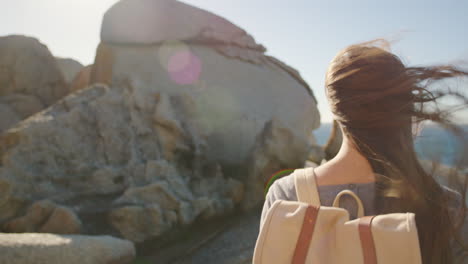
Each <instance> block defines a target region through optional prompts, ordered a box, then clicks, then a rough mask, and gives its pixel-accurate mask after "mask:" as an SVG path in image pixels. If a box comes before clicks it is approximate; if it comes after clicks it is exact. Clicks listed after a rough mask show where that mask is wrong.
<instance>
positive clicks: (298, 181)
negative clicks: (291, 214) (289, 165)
mask: <svg viewBox="0 0 468 264" xmlns="http://www.w3.org/2000/svg"><path fill="white" fill-rule="evenodd" d="M294 185H295V186H296V194H297V199H298V201H299V202H304V203H308V204H311V205H314V206H320V196H319V193H318V189H317V183H316V180H315V173H314V168H304V169H297V170H295V171H294Z"/></svg>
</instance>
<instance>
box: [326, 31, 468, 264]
mask: <svg viewBox="0 0 468 264" xmlns="http://www.w3.org/2000/svg"><path fill="white" fill-rule="evenodd" d="M381 44H382V45H381ZM387 47H389V45H388V42H386V41H384V40H376V41H371V42H366V43H362V44H358V45H352V46H349V47H347V48H346V49H344V50H342V51H341V52H339V53H338V55H337V56H336V57H335V58H334V59H333V61H332V62H331V64H330V67H329V69H328V72H327V75H326V81H325V86H326V87H325V88H326V92H327V95H328V98H329V101H330V105H331V110H332V112H333V114H334V115H335V120H336V121H337V122H338V123H339V124H340V125H341V127H342V129H343V132H344V133H345V135H346V136H347V137H348V138H349V139H350V141H351V142H353V144H354V145H355V147H356V148H357V149H358V151H359V152H360V153H361V154H362V155H363V156H365V157H366V158H367V160H368V161H369V163H370V165H371V167H372V168H373V170H374V172H375V173H376V174H377V175H381V176H379V178H377V179H376V181H377V187H378V192H377V208H379V209H378V210H379V213H392V212H413V213H415V215H416V222H417V227H418V234H419V241H420V245H421V251H422V256H423V263H453V260H454V256H453V254H452V246H453V244H454V243H459V244H460V245H461V246H463V247H464V245H463V243H462V241H461V240H460V239H459V238H458V235H459V232H458V230H459V228H461V225H462V223H463V221H464V212H465V208H466V205H465V202H464V201H465V190H466V187H464V188H463V190H462V192H461V193H462V195H461V196H462V198H460V197H458V204H459V205H458V208H457V209H458V212H459V213H460V214H456V216H454V213H453V212H452V209H451V208H452V207H453V201H452V200H453V199H454V198H453V195H451V194H450V192H448V191H447V189H446V188H444V187H442V186H441V185H440V184H439V183H438V179H437V178H436V176H434V175H432V174H433V173H431V172H430V171H428V170H427V169H426V170H425V169H423V166H422V165H421V162H420V161H419V159H418V157H417V155H416V151H415V149H414V145H413V131H412V128H413V126H414V124H419V122H421V121H424V120H430V121H432V122H436V123H438V124H440V126H442V127H443V128H445V129H447V130H449V131H450V132H451V133H453V134H455V136H456V137H457V138H458V139H459V141H460V144H464V146H466V140H465V139H464V138H465V134H466V133H464V132H463V130H462V129H461V128H460V127H458V126H457V125H456V124H455V122H454V121H453V120H452V119H453V114H454V111H457V110H461V109H464V110H466V109H467V105H468V100H467V97H466V96H465V95H464V94H463V93H461V92H460V91H454V90H453V89H451V88H449V87H442V86H440V85H434V84H435V83H438V81H440V80H442V79H446V78H453V77H461V78H464V77H466V76H468V72H467V71H464V70H462V69H460V68H457V67H455V66H451V65H443V66H433V67H406V66H405V65H404V64H403V63H402V61H401V60H400V59H399V58H398V57H397V56H396V55H394V54H392V53H391V52H389V51H387V50H388V48H387ZM465 89H466V88H465ZM447 97H453V98H452V101H456V102H458V104H457V105H452V106H451V107H445V108H442V109H441V108H439V107H438V106H439V105H440V100H441V99H442V100H445V99H444V98H447ZM462 149H467V148H466V147H464V148H462ZM465 171H466V170H465ZM463 177H465V178H466V175H458V179H460V178H463ZM459 186H460V185H459ZM464 186H466V184H464Z"/></svg>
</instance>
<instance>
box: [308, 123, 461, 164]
mask: <svg viewBox="0 0 468 264" xmlns="http://www.w3.org/2000/svg"><path fill="white" fill-rule="evenodd" d="M460 126H461V127H462V129H463V130H464V131H465V132H466V133H468V125H465V124H463V125H460ZM331 129H332V123H322V125H321V126H320V127H319V128H318V129H316V130H314V131H313V134H314V136H315V138H316V140H317V144H318V145H321V146H323V145H325V144H326V143H327V140H328V138H329V137H330V133H331ZM414 147H415V150H416V153H417V154H418V157H419V158H420V159H422V160H432V161H438V162H441V163H442V164H444V165H447V166H453V165H455V164H456V163H457V162H458V161H460V160H461V161H462V164H467V163H468V162H467V160H468V157H466V154H464V153H463V146H462V145H460V144H459V143H458V141H457V138H456V137H455V136H454V135H452V134H451V133H449V132H448V131H446V130H444V129H443V128H441V127H439V126H437V125H434V124H428V125H425V126H423V128H422V130H421V132H420V133H419V135H417V136H415V140H414Z"/></svg>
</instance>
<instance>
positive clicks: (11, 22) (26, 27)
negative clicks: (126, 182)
mask: <svg viewBox="0 0 468 264" xmlns="http://www.w3.org/2000/svg"><path fill="white" fill-rule="evenodd" d="M115 2H116V0H15V1H4V3H2V12H1V13H2V14H1V15H0V35H9V34H24V35H29V36H34V37H37V38H38V39H40V40H41V42H43V43H44V44H46V45H47V46H48V47H49V49H50V50H51V51H52V53H53V54H54V55H55V56H61V57H71V58H74V59H77V60H78V61H80V62H81V63H83V64H90V63H92V61H93V60H94V54H95V50H96V46H97V44H98V43H99V31H100V24H101V20H102V15H103V14H104V12H105V11H106V10H107V9H108V8H109V7H110V6H111V5H112V4H113V3H115ZM183 2H186V3H190V4H192V5H195V6H198V7H201V8H203V9H206V10H209V11H212V12H214V13H216V14H218V15H221V16H223V17H225V18H227V19H229V20H230V21H231V22H233V23H235V24H237V25H239V26H240V27H242V28H244V29H245V30H246V31H248V32H249V33H250V34H251V35H253V36H254V37H255V39H256V40H257V42H259V43H261V44H263V45H264V46H266V47H267V49H268V53H269V54H270V55H273V56H275V57H277V58H279V59H281V60H283V61H285V62H286V63H288V64H289V65H291V66H293V67H294V68H296V69H298V70H299V71H300V73H301V74H302V76H303V77H304V79H305V80H306V81H307V82H308V83H309V84H310V86H311V87H312V89H313V90H314V93H315V94H316V96H317V98H318V100H319V109H320V112H321V114H322V122H329V121H330V120H331V114H330V112H329V109H328V106H327V103H326V99H325V94H324V89H323V83H324V75H325V70H326V68H327V66H328V63H329V61H330V60H331V59H332V58H333V56H334V55H335V54H336V53H337V52H338V51H339V50H340V49H342V48H344V47H346V46H347V45H349V44H352V43H356V42H361V41H366V40H371V39H374V38H379V37H386V38H389V39H391V40H392V39H393V40H395V39H396V40H398V41H396V42H395V44H394V46H393V49H392V50H393V51H394V52H395V53H397V54H398V55H400V56H401V57H402V59H403V61H404V62H406V63H407V64H410V65H421V64H437V63H447V62H455V61H458V60H466V61H468V14H467V13H468V1H464V0H458V1H455V0H446V1H433V0H425V1H419V0H416V1H409V0H407V1H403V0H398V1H364V0H353V1H351V0H340V1H338V0H324V1H315V0H290V1H284V0H184V1H183ZM459 118H460V120H461V121H463V122H464V123H468V114H466V113H464V114H463V115H461V116H460V117H459Z"/></svg>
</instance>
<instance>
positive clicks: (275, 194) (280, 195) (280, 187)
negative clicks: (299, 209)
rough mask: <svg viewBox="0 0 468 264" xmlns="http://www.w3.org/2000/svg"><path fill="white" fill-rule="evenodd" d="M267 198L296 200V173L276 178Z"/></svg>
mask: <svg viewBox="0 0 468 264" xmlns="http://www.w3.org/2000/svg"><path fill="white" fill-rule="evenodd" d="M267 198H270V199H274V200H287V201H296V200H297V194H296V185H295V181H294V175H293V174H289V175H287V176H284V177H282V178H280V179H278V180H276V181H275V182H274V183H273V184H272V185H271V187H270V189H269V190H268V193H267Z"/></svg>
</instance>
